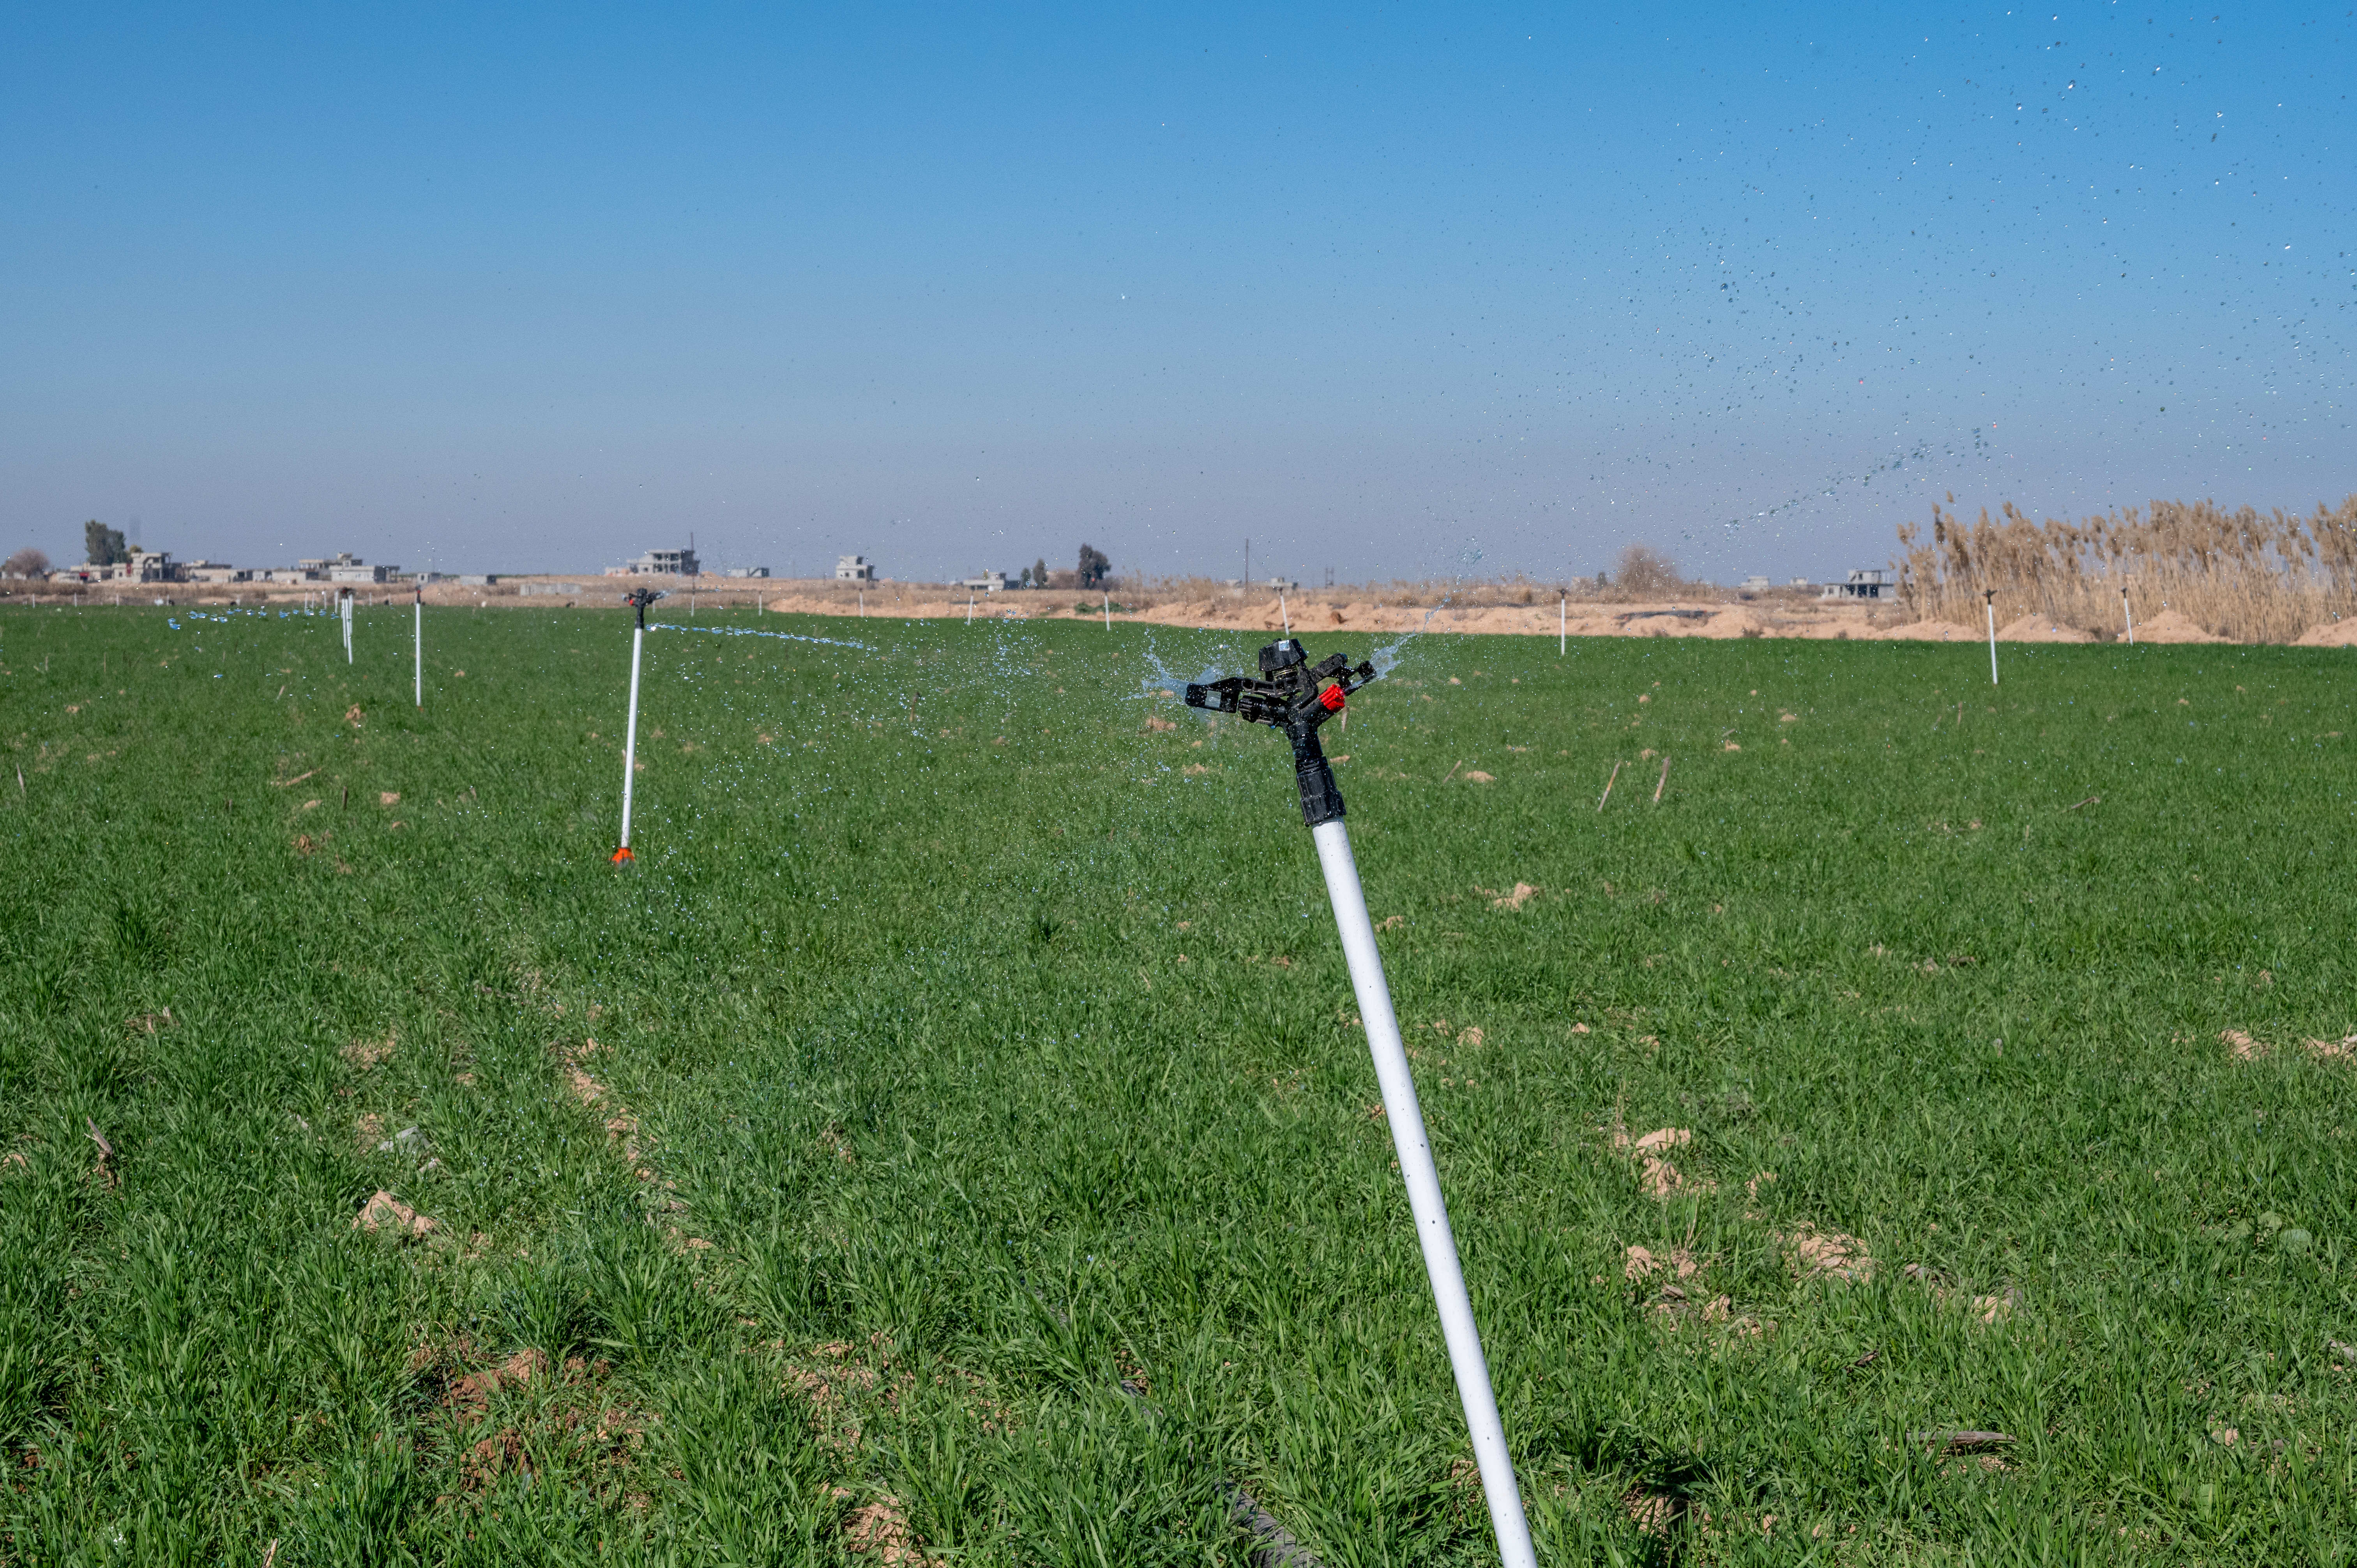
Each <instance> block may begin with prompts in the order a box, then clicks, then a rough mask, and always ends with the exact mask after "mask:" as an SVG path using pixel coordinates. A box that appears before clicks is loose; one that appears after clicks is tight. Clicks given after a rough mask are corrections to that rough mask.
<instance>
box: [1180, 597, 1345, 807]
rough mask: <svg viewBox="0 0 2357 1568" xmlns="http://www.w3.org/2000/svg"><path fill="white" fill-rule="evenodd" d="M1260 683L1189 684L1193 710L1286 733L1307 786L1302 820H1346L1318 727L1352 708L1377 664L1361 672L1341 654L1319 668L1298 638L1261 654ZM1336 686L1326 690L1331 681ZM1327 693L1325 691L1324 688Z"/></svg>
mask: <svg viewBox="0 0 2357 1568" xmlns="http://www.w3.org/2000/svg"><path fill="white" fill-rule="evenodd" d="M1260 674H1261V678H1260V679H1259V680H1257V681H1255V680H1253V679H1252V678H1250V677H1249V676H1244V675H1231V676H1229V677H1227V679H1225V680H1223V681H1213V682H1210V683H1209V684H1197V683H1194V682H1189V685H1188V687H1187V697H1186V701H1187V705H1188V706H1189V707H1190V708H1201V709H1202V710H1204V711H1205V712H1206V713H1214V714H1235V715H1236V716H1237V717H1238V718H1240V719H1243V721H1244V722H1245V723H1246V724H1255V725H1268V726H1269V727H1270V728H1272V729H1281V730H1283V731H1284V732H1285V734H1286V738H1287V739H1288V740H1290V741H1292V742H1293V771H1294V776H1295V778H1296V779H1297V781H1298V782H1299V783H1300V785H1301V819H1302V821H1303V822H1306V823H1308V825H1309V826H1310V827H1313V828H1314V827H1316V826H1317V825H1318V823H1320V822H1333V821H1336V820H1337V819H1339V818H1340V816H1341V815H1342V792H1341V790H1340V789H1337V788H1336V787H1335V784H1334V769H1333V768H1332V767H1330V766H1329V764H1328V763H1327V761H1326V754H1325V752H1324V751H1323V750H1321V749H1319V747H1318V725H1322V724H1324V723H1325V722H1326V721H1327V720H1328V719H1330V718H1332V717H1333V716H1334V715H1335V714H1339V713H1340V712H1341V711H1342V709H1343V708H1344V707H1345V706H1346V705H1347V703H1348V701H1349V698H1350V694H1351V693H1353V692H1355V691H1357V690H1358V689H1359V688H1360V687H1361V686H1364V685H1365V684H1366V683H1367V682H1370V681H1372V680H1373V679H1374V678H1375V667H1374V665H1373V664H1372V663H1368V662H1362V663H1361V664H1359V665H1358V666H1357V667H1356V668H1355V669H1354V668H1352V667H1351V661H1350V660H1349V659H1348V658H1347V657H1345V656H1344V655H1342V654H1340V653H1329V654H1328V655H1327V656H1326V657H1325V658H1324V659H1321V660H1318V662H1317V663H1315V664H1312V663H1310V662H1309V655H1308V654H1307V653H1306V652H1304V651H1303V650H1302V647H1301V644H1300V643H1299V642H1297V640H1295V639H1292V638H1289V637H1288V638H1284V639H1280V640H1278V641H1275V642H1272V643H1270V644H1269V645H1268V646H1267V647H1266V648H1264V649H1262V650H1260ZM1329 678H1330V679H1332V680H1333V682H1334V684H1332V685H1330V686H1327V685H1325V682H1327V681H1328V680H1329ZM1321 687H1322V688H1323V689H1322V690H1321V689H1320V688H1321Z"/></svg>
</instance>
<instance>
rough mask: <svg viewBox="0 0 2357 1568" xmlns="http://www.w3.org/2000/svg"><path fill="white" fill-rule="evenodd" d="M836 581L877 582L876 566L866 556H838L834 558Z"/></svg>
mask: <svg viewBox="0 0 2357 1568" xmlns="http://www.w3.org/2000/svg"><path fill="white" fill-rule="evenodd" d="M834 580H835V581H836V582H838V583H872V582H874V581H875V580H876V564H875V563H874V562H873V561H870V560H869V559H867V557H866V556H865V555H838V556H836V557H835V558H834Z"/></svg>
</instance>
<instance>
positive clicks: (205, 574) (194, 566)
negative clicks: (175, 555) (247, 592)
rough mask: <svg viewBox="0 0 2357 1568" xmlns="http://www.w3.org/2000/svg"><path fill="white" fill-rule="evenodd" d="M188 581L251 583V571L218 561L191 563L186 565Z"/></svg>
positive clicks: (250, 568)
mask: <svg viewBox="0 0 2357 1568" xmlns="http://www.w3.org/2000/svg"><path fill="white" fill-rule="evenodd" d="M187 571H188V579H187V580H188V581H189V582H191V583H251V582H252V581H253V568H252V567H250V566H231V565H229V564H226V563H223V562H220V561H191V562H189V563H188V568H187Z"/></svg>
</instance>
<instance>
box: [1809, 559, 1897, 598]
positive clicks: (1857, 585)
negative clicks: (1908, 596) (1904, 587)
mask: <svg viewBox="0 0 2357 1568" xmlns="http://www.w3.org/2000/svg"><path fill="white" fill-rule="evenodd" d="M1817 597H1818V599H1819V600H1820V601H1823V602H1826V603H1831V604H1841V605H1895V604H1897V603H1898V602H1899V585H1898V584H1897V583H1894V582H1892V581H1890V580H1889V574H1888V573H1886V572H1879V571H1874V570H1870V569H1867V568H1863V567H1862V568H1860V569H1858V570H1857V571H1854V572H1852V573H1851V574H1850V575H1849V576H1848V577H1847V578H1846V579H1845V580H1843V581H1841V582H1838V583H1827V584H1825V585H1824V587H1822V588H1821V589H1820V590H1819V591H1818V593H1817Z"/></svg>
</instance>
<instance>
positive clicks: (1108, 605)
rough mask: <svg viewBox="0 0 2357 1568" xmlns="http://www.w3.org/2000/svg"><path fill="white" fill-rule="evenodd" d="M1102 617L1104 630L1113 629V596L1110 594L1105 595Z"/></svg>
mask: <svg viewBox="0 0 2357 1568" xmlns="http://www.w3.org/2000/svg"><path fill="white" fill-rule="evenodd" d="M1104 616H1105V629H1106V630H1107V631H1111V630H1112V629H1113V596H1112V595H1111V594H1107V595H1105V606H1104Z"/></svg>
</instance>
